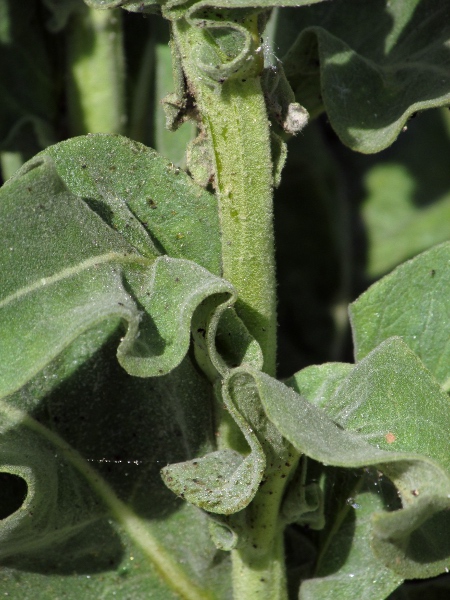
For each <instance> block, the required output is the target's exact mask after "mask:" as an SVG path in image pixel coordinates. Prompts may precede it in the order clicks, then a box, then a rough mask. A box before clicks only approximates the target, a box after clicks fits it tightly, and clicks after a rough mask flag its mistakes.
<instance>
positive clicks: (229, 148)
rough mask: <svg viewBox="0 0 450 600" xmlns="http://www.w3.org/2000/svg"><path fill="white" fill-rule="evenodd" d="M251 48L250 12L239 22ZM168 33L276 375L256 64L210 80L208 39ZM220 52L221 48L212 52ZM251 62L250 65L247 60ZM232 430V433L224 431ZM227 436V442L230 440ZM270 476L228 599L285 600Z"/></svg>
mask: <svg viewBox="0 0 450 600" xmlns="http://www.w3.org/2000/svg"><path fill="white" fill-rule="evenodd" d="M243 23H244V26H245V27H246V28H247V31H248V32H249V33H250V35H251V36H252V39H253V41H254V42H256V43H255V48H256V47H257V46H258V44H259V32H258V26H257V17H256V16H255V15H252V16H250V17H248V18H247V19H246V20H245V21H244V22H243ZM173 38H174V41H175V43H176V47H177V50H178V52H179V55H180V59H181V62H182V65H183V71H184V75H185V77H186V79H187V86H188V89H189V90H190V93H191V94H192V95H193V96H194V99H195V104H196V108H197V111H198V113H199V115H200V116H201V119H202V126H203V128H204V130H205V132H206V134H207V136H208V139H209V142H210V144H211V148H212V154H213V157H212V158H213V168H214V183H215V187H216V192H217V197H218V202H219V211H220V220H221V230H222V261H223V263H222V266H223V276H224V277H225V278H226V279H227V280H229V281H230V282H231V283H232V284H233V285H234V286H235V288H236V289H237V292H238V301H237V303H236V310H237V312H238V314H239V315H240V317H241V318H242V320H243V321H244V323H245V325H246V326H247V328H248V329H249V331H250V333H251V334H252V335H253V336H254V337H255V339H256V340H257V341H258V342H259V344H260V346H261V349H262V351H263V356H264V366H263V370H264V371H265V372H266V373H268V374H270V375H272V376H273V375H275V367H276V288H275V267H274V236H273V206H272V192H273V190H272V188H273V179H272V178H273V175H272V173H273V171H272V156H271V147H270V129H269V121H268V118H267V112H266V105H265V99H264V95H263V91H262V88H261V83H260V77H259V73H260V71H261V69H262V64H261V56H260V55H255V56H250V57H249V59H250V60H253V61H254V65H255V68H254V70H253V72H252V70H251V69H248V68H247V71H245V72H244V74H243V75H242V76H238V75H234V77H233V78H231V79H228V80H226V81H225V82H223V83H222V84H219V83H217V84H216V85H214V84H213V83H212V82H211V80H208V77H207V76H205V75H204V74H203V73H202V72H201V71H200V69H199V68H198V64H197V60H196V56H197V55H196V49H197V48H198V46H199V45H201V44H202V43H203V44H205V43H206V44H208V43H210V44H211V43H212V44H213V43H214V42H213V41H212V38H211V37H208V36H207V35H205V34H204V32H202V31H199V30H198V29H197V30H195V29H194V28H193V27H191V26H190V25H189V24H188V23H187V22H186V21H185V20H184V19H180V20H176V21H174V22H173ZM219 54H220V52H219ZM250 64H251V63H250ZM231 433H232V432H231ZM232 437H233V436H232V435H228V436H227V440H226V441H227V442H228V443H230V445H232ZM283 477H284V478H283V479H281V478H280V476H279V473H278V472H277V473H276V475H274V474H271V475H270V476H268V477H267V478H266V480H265V483H264V486H262V487H261V488H260V490H259V491H258V493H257V494H256V496H255V498H254V499H253V501H252V502H251V504H250V505H249V506H248V507H247V508H246V519H247V523H248V532H247V533H248V536H249V539H248V540H247V541H246V542H245V544H244V546H243V547H242V548H238V549H236V550H232V564H233V597H234V599H235V600H260V599H264V600H287V589H286V575H285V561H284V549H283V527H282V525H281V523H280V520H279V508H280V503H281V499H282V496H283V493H284V489H285V484H286V481H287V477H286V475H285V474H283Z"/></svg>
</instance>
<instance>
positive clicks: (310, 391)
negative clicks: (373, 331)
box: [284, 363, 354, 410]
mask: <svg viewBox="0 0 450 600" xmlns="http://www.w3.org/2000/svg"><path fill="white" fill-rule="evenodd" d="M353 368H354V365H350V364H348V363H325V364H324V365H312V366H311V367H306V369H302V370H301V371H299V372H298V373H295V375H293V376H292V377H290V378H289V379H286V381H285V382H284V383H285V384H286V385H287V386H289V387H291V388H292V389H293V390H295V391H296V392H297V394H299V395H300V396H303V397H304V398H307V399H308V401H309V402H311V404H314V405H315V406H318V407H319V408H323V409H325V410H326V409H327V404H328V402H329V400H330V397H331V396H332V395H333V393H334V392H335V391H336V390H337V389H338V388H339V386H340V385H341V384H342V382H343V381H344V380H345V379H346V378H347V376H348V375H349V374H350V372H351V371H353Z"/></svg>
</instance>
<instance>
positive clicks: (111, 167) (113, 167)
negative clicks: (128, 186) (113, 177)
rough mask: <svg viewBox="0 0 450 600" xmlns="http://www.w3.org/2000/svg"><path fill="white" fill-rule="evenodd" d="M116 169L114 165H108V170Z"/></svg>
mask: <svg viewBox="0 0 450 600" xmlns="http://www.w3.org/2000/svg"><path fill="white" fill-rule="evenodd" d="M116 169H117V167H116V166H115V165H111V166H110V167H109V170H110V171H115V170H116Z"/></svg>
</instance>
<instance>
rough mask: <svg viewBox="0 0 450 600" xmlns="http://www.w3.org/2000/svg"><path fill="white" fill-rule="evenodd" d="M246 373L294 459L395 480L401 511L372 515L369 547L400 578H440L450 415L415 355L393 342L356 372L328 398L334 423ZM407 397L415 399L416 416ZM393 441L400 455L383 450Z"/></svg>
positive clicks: (278, 386)
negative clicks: (297, 455) (368, 470)
mask: <svg viewBox="0 0 450 600" xmlns="http://www.w3.org/2000/svg"><path fill="white" fill-rule="evenodd" d="M389 369H390V373H388V372H387V371H389ZM249 371H250V369H249ZM399 372H400V373H402V374H403V373H404V374H405V375H404V376H402V377H399V375H398V373H399ZM251 373H252V376H253V378H254V381H255V383H256V386H257V389H258V393H259V397H260V400H261V403H262V405H263V407H264V410H265V411H266V414H267V416H268V418H269V419H270V420H271V421H272V422H273V423H274V424H275V425H276V427H277V428H278V429H279V431H280V432H281V433H282V434H283V436H284V437H285V438H286V439H287V440H288V441H289V442H291V443H292V444H293V445H294V447H295V448H296V449H297V450H298V451H299V452H302V453H305V454H306V455H307V456H310V457H311V458H313V459H314V460H316V461H319V462H321V463H323V464H325V465H334V466H345V467H368V466H372V465H376V466H377V468H378V469H380V470H381V471H382V472H384V473H385V474H386V475H387V476H388V477H389V478H390V479H391V480H392V481H393V483H394V484H395V486H396V487H397V489H398V490H399V492H400V494H401V498H402V502H403V510H400V511H395V512H393V513H376V514H375V515H374V516H373V520H372V526H373V529H372V542H371V543H372V545H373V547H374V549H375V552H376V556H377V557H378V559H380V560H382V561H383V563H384V564H385V565H386V566H387V567H388V568H389V569H391V570H393V571H394V572H395V573H396V574H397V575H398V576H400V577H403V578H412V577H431V576H433V575H436V574H438V573H442V572H443V571H445V569H446V567H447V562H448V556H449V554H450V548H449V547H448V543H447V541H446V540H448V536H447V537H446V534H445V532H446V531H447V529H448V527H449V522H448V514H449V513H448V507H449V498H450V495H449V494H450V475H449V466H448V462H449V459H448V456H449V452H448V442H447V438H448V435H447V434H446V432H448V427H449V425H448V423H447V420H448V419H449V418H450V411H449V410H448V399H447V397H446V395H445V394H444V393H443V392H442V391H441V390H440V388H439V386H438V384H437V383H436V382H435V381H434V379H433V378H432V377H431V375H430V374H429V373H428V372H427V371H426V369H425V368H424V367H423V366H422V365H421V363H420V361H419V360H418V359H417V358H416V357H415V356H414V354H413V353H411V352H410V351H409V350H408V348H407V347H406V346H405V345H404V344H403V343H402V342H401V341H399V340H392V341H389V342H386V343H385V344H383V345H381V346H380V347H379V348H377V349H376V350H375V351H374V352H373V353H371V354H370V355H369V356H368V357H367V358H366V359H365V360H364V361H363V362H361V363H360V364H359V365H357V366H356V367H355V369H354V370H353V371H351V373H350V375H349V376H348V378H347V379H346V380H345V381H344V383H343V384H342V386H341V387H339V388H338V391H337V392H336V395H335V396H334V397H333V407H336V406H339V411H338V410H337V409H336V408H335V409H334V411H333V410H332V409H331V408H329V407H328V406H327V412H329V413H330V415H332V416H333V417H334V421H336V420H337V424H336V423H335V422H334V421H332V420H331V419H330V418H329V416H328V415H327V414H326V413H325V412H324V411H323V410H320V409H318V408H316V407H314V406H313V405H312V404H310V403H308V402H307V401H306V400H304V399H303V398H302V397H301V396H299V395H298V394H296V393H295V392H294V391H293V390H291V389H290V388H288V387H286V386H284V385H283V384H282V383H281V382H277V381H276V380H274V379H272V378H270V377H269V376H267V375H265V374H263V373H258V372H253V371H251ZM369 374H370V375H371V379H370V380H369V382H368V383H367V380H368V375H369ZM363 391H364V393H363V395H362V396H361V394H362V392H363ZM353 398H354V400H352V399H353ZM391 398H394V399H395V404H393V400H392V399H391ZM411 398H414V399H416V398H417V400H416V405H415V406H414V409H415V412H413V411H412V410H411V405H410V404H411V402H410V401H411ZM423 398H426V399H427V402H428V403H427V404H425V403H424V401H423ZM386 400H387V402H386ZM384 403H385V404H384ZM411 414H412V417H411V418H408V417H409V415H411ZM353 415H354V416H353ZM402 420H403V421H404V423H405V424H404V426H403V424H402ZM422 422H426V423H427V426H426V427H425V430H426V432H428V431H429V430H430V428H431V427H432V430H433V436H434V437H433V440H430V439H429V438H430V437H431V436H430V435H429V434H428V435H427V433H425V435H424V434H423V433H422V431H421V428H422V427H423V425H422ZM343 427H345V429H344V428H343ZM402 427H403V428H402ZM421 435H422V437H421ZM324 440H326V442H324ZM366 440H370V442H371V443H370V444H369V443H367V441H366ZM393 442H396V444H395V449H396V450H400V451H398V452H394V451H388V450H387V448H392V447H393V446H392V444H393ZM375 444H376V445H375ZM377 446H379V448H378V447H377ZM383 448H385V449H386V450H384V449H383ZM425 539H426V540H427V541H426V543H425Z"/></svg>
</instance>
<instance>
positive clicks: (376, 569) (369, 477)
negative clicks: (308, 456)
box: [299, 469, 403, 600]
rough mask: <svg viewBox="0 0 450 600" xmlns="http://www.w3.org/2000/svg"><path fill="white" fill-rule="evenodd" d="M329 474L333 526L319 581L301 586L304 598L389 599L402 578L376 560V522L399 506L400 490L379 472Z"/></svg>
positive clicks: (324, 537) (330, 522) (326, 538)
mask: <svg viewBox="0 0 450 600" xmlns="http://www.w3.org/2000/svg"><path fill="white" fill-rule="evenodd" d="M327 471H328V472H327V476H326V484H327V485H326V490H327V495H328V504H329V505H328V506H327V512H326V514H327V517H328V518H327V524H328V527H327V530H326V531H325V532H324V533H323V534H322V535H321V540H322V544H321V547H320V548H319V556H318V561H317V566H316V569H315V572H314V577H312V578H311V579H306V580H305V581H303V582H302V584H301V586H300V595H299V598H300V600H314V599H316V598H327V600H328V599H329V600H343V599H344V598H345V599H348V600H353V599H354V600H360V599H364V600H385V598H387V597H388V595H389V594H390V592H392V591H393V590H395V589H396V588H397V587H398V586H399V585H400V584H401V583H402V581H403V578H402V577H400V576H399V575H397V574H396V573H394V572H393V571H391V570H390V569H389V568H388V567H387V566H385V565H384V564H383V562H382V561H381V560H377V559H376V558H375V557H374V554H373V551H372V548H371V541H372V522H371V518H372V515H373V514H374V513H379V512H383V511H386V510H393V507H396V508H398V507H397V506H396V504H397V503H396V494H395V489H394V490H392V489H391V488H392V487H393V486H388V485H386V483H389V482H386V480H385V479H383V477H380V476H379V475H377V474H376V472H374V471H375V470H374V469H365V470H364V471H363V472H359V471H356V472H355V471H347V472H346V473H342V472H340V471H338V474H337V476H334V475H335V473H334V471H331V472H330V470H329V469H328V470H327ZM342 480H343V482H344V483H343V482H342ZM386 488H387V489H386ZM389 492H390V494H389ZM389 503H390V504H389ZM344 548H345V549H346V550H345V552H343V549H344Z"/></svg>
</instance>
